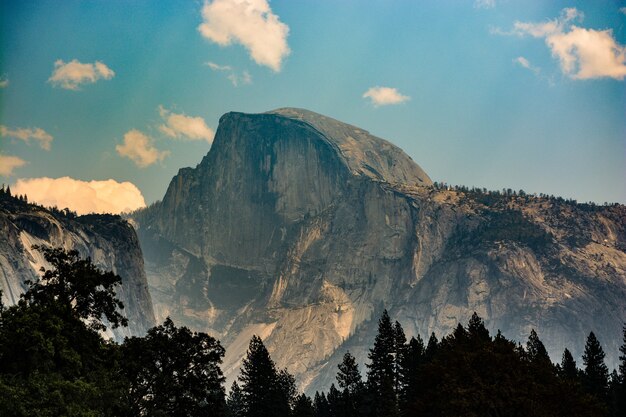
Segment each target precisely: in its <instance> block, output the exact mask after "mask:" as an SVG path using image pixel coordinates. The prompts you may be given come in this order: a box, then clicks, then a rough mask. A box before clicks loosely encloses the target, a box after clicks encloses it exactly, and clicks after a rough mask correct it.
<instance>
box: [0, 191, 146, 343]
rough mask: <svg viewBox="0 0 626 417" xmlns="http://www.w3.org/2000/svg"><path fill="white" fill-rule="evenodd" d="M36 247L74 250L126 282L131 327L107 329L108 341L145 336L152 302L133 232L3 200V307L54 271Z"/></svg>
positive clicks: (110, 220) (123, 291)
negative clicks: (29, 284)
mask: <svg viewBox="0 0 626 417" xmlns="http://www.w3.org/2000/svg"><path fill="white" fill-rule="evenodd" d="M33 245H40V246H52V247H62V248H64V249H66V250H70V249H75V250H77V251H78V252H79V253H80V254H81V256H82V257H90V258H91V259H92V261H93V262H94V264H95V265H96V266H98V267H99V268H100V269H102V270H105V271H113V272H114V273H116V274H119V275H120V276H121V277H122V285H121V287H119V288H118V290H117V294H118V297H119V298H120V299H121V300H122V302H123V303H124V310H123V312H122V313H123V314H124V315H125V316H126V317H127V318H128V327H126V328H121V327H120V328H118V329H115V330H113V331H111V330H110V329H109V330H107V335H108V337H114V338H116V339H118V340H121V339H122V338H123V337H125V336H131V335H132V336H134V335H143V334H145V333H146V331H147V330H148V329H149V328H151V327H152V326H154V324H155V321H154V312H153V309H152V300H151V297H150V293H149V290H148V285H147V280H146V274H145V271H144V264H143V255H142V252H141V248H140V247H139V241H138V239H137V235H136V233H135V231H134V229H133V227H132V226H131V225H130V224H129V223H127V222H126V221H125V220H123V219H122V218H121V217H119V216H114V215H106V214H105V215H98V214H91V215H85V216H75V215H74V214H73V213H71V212H69V211H67V210H64V211H56V210H48V209H45V208H43V207H40V206H37V205H33V204H28V203H25V202H23V201H20V200H18V199H16V198H13V197H7V196H4V195H2V196H0V282H1V287H0V288H1V289H2V301H3V303H4V304H5V305H12V304H15V303H17V301H18V300H19V296H20V294H22V293H23V292H24V291H25V290H26V284H25V283H24V282H25V281H26V280H36V279H37V278H38V277H39V274H40V268H41V267H45V268H50V265H49V264H48V263H47V262H46V261H45V259H44V258H43V255H42V254H41V253H40V252H39V251H36V250H33V249H32V246H33Z"/></svg>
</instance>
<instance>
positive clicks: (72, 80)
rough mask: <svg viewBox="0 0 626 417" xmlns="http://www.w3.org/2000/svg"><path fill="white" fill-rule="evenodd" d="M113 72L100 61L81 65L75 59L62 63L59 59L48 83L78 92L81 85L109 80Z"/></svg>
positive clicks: (113, 74)
mask: <svg viewBox="0 0 626 417" xmlns="http://www.w3.org/2000/svg"><path fill="white" fill-rule="evenodd" d="M114 76H115V72H113V70H112V69H111V68H109V67H107V66H106V65H105V64H103V63H102V62H100V61H96V62H94V63H93V64H90V63H86V64H83V63H82V62H79V61H78V60H76V59H73V60H72V61H70V62H63V60H61V59H59V60H57V61H56V62H55V63H54V71H53V72H52V75H51V76H50V78H49V79H48V82H49V83H51V84H52V85H54V86H55V87H61V88H65V89H66V90H79V89H80V86H81V84H93V83H95V82H96V81H98V80H101V79H103V80H110V79H111V78H113V77H114Z"/></svg>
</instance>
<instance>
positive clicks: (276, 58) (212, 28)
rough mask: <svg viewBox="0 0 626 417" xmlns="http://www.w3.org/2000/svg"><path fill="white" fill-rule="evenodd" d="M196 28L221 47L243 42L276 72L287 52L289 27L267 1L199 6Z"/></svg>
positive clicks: (228, 0)
mask: <svg viewBox="0 0 626 417" xmlns="http://www.w3.org/2000/svg"><path fill="white" fill-rule="evenodd" d="M202 19H203V22H202V24H200V26H198V30H199V31H200V33H201V34H202V36H204V37H205V38H206V39H209V40H210V41H212V42H215V43H217V44H218V45H221V46H227V45H230V44H232V43H233V42H236V43H239V44H241V45H243V46H244V47H245V48H246V49H247V50H248V53H249V54H250V56H251V57H252V59H253V60H254V61H255V62H256V63H257V64H259V65H265V66H267V67H269V68H271V69H272V70H274V71H276V72H278V71H280V69H281V65H282V63H283V60H284V59H285V58H286V57H287V55H289V53H290V52H291V51H290V50H289V46H288V45H287V36H288V34H289V26H287V25H286V24H284V23H283V22H281V21H280V19H279V17H278V16H277V15H275V14H274V13H273V12H272V9H271V8H270V6H269V4H268V2H267V0H214V1H212V2H209V1H205V3H204V6H203V7H202Z"/></svg>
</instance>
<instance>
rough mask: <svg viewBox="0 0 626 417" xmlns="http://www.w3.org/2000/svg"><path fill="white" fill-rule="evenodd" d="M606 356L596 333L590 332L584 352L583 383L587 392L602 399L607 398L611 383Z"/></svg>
mask: <svg viewBox="0 0 626 417" xmlns="http://www.w3.org/2000/svg"><path fill="white" fill-rule="evenodd" d="M604 356H605V355H604V350H603V349H602V346H601V345H600V342H599V341H598V339H597V338H596V335H595V334H594V333H593V332H591V333H589V336H588V337H587V343H586V344H585V352H584V353H583V363H584V364H585V369H584V373H583V385H584V387H585V389H586V390H587V392H589V393H590V394H592V395H595V396H596V397H597V398H598V399H601V400H604V399H605V398H606V395H607V389H608V383H609V369H608V368H607V366H606V364H605V363H604Z"/></svg>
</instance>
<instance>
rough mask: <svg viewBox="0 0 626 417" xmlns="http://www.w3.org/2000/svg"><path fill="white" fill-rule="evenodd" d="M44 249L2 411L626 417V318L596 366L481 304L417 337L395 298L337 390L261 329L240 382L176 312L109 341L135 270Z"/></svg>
mask: <svg viewBox="0 0 626 417" xmlns="http://www.w3.org/2000/svg"><path fill="white" fill-rule="evenodd" d="M35 249H36V250H39V251H41V253H42V254H43V256H44V257H45V259H46V260H47V262H48V263H49V264H50V265H51V266H52V268H51V269H49V270H42V276H41V279H40V280H38V281H36V282H27V285H28V290H27V291H26V292H25V293H24V294H23V295H22V296H21V298H20V301H19V302H18V303H17V304H16V305H13V306H10V307H6V306H2V305H1V304H0V415H1V416H176V417H178V416H181V417H182V416H216V417H265V416H268V417H269V416H274V417H339V416H341V417H349V416H363V417H404V416H476V417H478V416H607V417H614V416H626V326H625V327H624V331H623V339H624V343H623V344H622V346H621V348H620V353H621V355H620V357H619V358H620V361H619V367H618V369H617V370H613V371H612V372H609V369H608V368H607V366H606V364H605V361H604V357H605V352H604V351H603V348H602V346H601V344H600V342H599V341H598V339H597V338H596V336H595V335H594V333H593V332H590V333H589V336H588V338H587V340H586V344H585V350H584V355H583V357H582V366H579V365H578V364H577V363H576V361H575V360H574V358H573V357H572V354H571V353H570V351H569V350H567V349H566V350H565V351H564V352H563V356H562V360H561V362H560V363H557V364H554V363H552V361H551V359H550V357H549V356H548V353H547V351H546V348H545V346H544V345H543V343H542V342H541V340H540V338H539V336H538V335H537V333H536V332H535V331H534V330H533V331H531V333H530V335H529V337H528V340H527V341H526V343H525V344H521V343H517V342H515V341H512V340H509V339H507V338H506V337H505V336H503V335H502V334H501V333H500V332H498V333H497V334H496V335H495V336H494V335H491V334H490V333H489V331H488V330H487V328H486V327H485V324H484V321H483V319H482V318H480V317H479V316H478V315H477V314H476V313H474V315H473V316H472V317H471V319H470V320H469V322H468V323H467V324H466V325H463V324H461V323H459V324H458V326H457V327H456V329H455V330H454V331H453V332H452V333H451V334H449V335H447V336H445V337H442V338H441V340H438V339H437V337H436V336H435V335H434V334H431V336H430V338H429V339H428V340H427V341H424V340H423V339H422V338H420V337H419V336H417V337H412V338H411V339H410V340H407V338H406V336H405V334H404V331H403V329H402V326H401V324H400V323H398V322H395V323H394V322H392V320H391V319H390V316H389V314H388V313H387V311H383V313H382V315H381V317H380V318H379V321H378V334H377V335H376V337H375V339H374V340H373V341H372V347H371V349H370V351H369V355H368V362H367V363H366V364H365V365H364V366H362V365H361V364H358V363H357V362H356V360H355V358H354V357H353V356H352V355H351V354H350V353H349V352H347V353H346V354H345V355H344V357H343V360H342V362H341V363H339V364H336V365H333V366H337V376H336V380H337V383H336V384H332V385H331V386H330V387H328V390H327V391H325V392H317V393H315V395H314V396H313V397H312V398H311V397H308V396H307V395H305V394H303V393H301V392H299V390H298V387H297V385H296V382H295V379H294V377H293V376H292V375H290V374H289V372H288V371H287V370H286V369H278V368H277V367H276V365H275V363H274V362H273V360H272V359H271V356H270V354H269V352H268V350H267V349H266V347H265V346H264V344H263V341H262V340H261V339H260V338H259V337H257V336H254V337H253V338H252V340H251V341H250V345H249V348H248V351H247V354H246V357H245V358H244V360H243V365H242V367H241V371H240V374H239V376H238V378H237V380H236V381H235V382H233V384H232V385H231V386H230V387H229V389H228V392H227V390H226V387H225V386H224V385H225V378H224V376H223V374H222V371H221V369H220V365H221V362H222V359H223V357H224V354H225V350H224V348H223V347H222V345H221V344H220V341H219V340H217V339H215V338H214V337H212V336H210V335H208V334H206V333H202V332H194V331H191V330H190V329H188V328H186V327H177V326H176V325H175V323H173V322H172V320H170V319H169V318H168V319H166V320H165V322H164V323H163V324H161V325H158V326H156V327H154V328H152V329H151V330H149V331H148V333H147V334H146V335H145V336H144V337H130V338H126V339H125V340H124V341H123V342H122V343H116V342H115V341H112V340H107V339H105V338H103V337H102V332H103V331H104V330H106V329H107V328H109V327H110V328H117V327H119V326H125V325H127V320H126V318H125V317H124V316H123V314H121V312H122V311H123V305H122V303H121V302H120V301H119V300H118V299H117V297H116V287H117V286H118V285H119V284H120V283H121V278H120V277H119V276H118V275H115V274H113V273H112V272H105V271H101V270H100V269H98V268H97V267H96V266H95V265H94V264H93V263H92V262H91V260H90V259H82V258H81V257H80V256H79V254H78V252H76V251H65V250H63V249H58V248H56V249H55V248H44V247H36V248H35Z"/></svg>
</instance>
